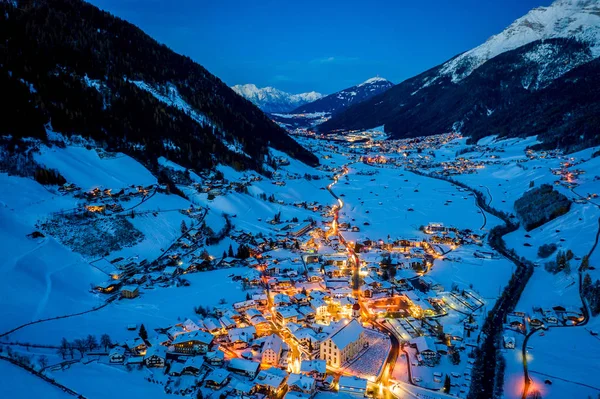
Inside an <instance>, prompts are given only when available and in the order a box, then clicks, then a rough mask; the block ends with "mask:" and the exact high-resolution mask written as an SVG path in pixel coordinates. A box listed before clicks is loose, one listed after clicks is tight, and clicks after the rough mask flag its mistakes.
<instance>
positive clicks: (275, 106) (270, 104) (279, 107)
mask: <svg viewBox="0 0 600 399" xmlns="http://www.w3.org/2000/svg"><path fill="white" fill-rule="evenodd" d="M231 88H232V89H233V91H235V92H236V93H237V94H239V95H240V96H242V97H244V98H246V99H247V100H249V101H251V102H252V103H253V104H254V105H256V106H257V107H259V108H260V109H262V110H263V111H265V112H289V111H291V110H293V109H294V108H297V107H299V106H301V105H303V104H306V103H310V102H313V101H315V100H318V99H320V98H321V97H323V95H322V94H321V93H317V92H315V91H311V92H308V93H300V94H290V93H286V92H285V91H282V90H279V89H276V88H274V87H263V88H258V87H256V85H254V84H251V83H250V84H245V85H235V86H232V87H231Z"/></svg>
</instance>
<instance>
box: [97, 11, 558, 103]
mask: <svg viewBox="0 0 600 399" xmlns="http://www.w3.org/2000/svg"><path fill="white" fill-rule="evenodd" d="M91 2H92V3H93V4H95V5H97V6H98V7H100V8H102V9H105V10H107V11H109V12H111V13H113V14H115V15H117V16H119V17H121V18H123V19H126V20H128V21H130V22H132V23H134V24H135V25H137V26H139V27H140V28H142V29H143V30H144V31H145V32H146V33H148V34H149V35H151V36H152V37H154V38H155V39H157V40H158V41H159V42H162V43H165V44H166V45H168V46H169V47H171V48H172V49H173V50H175V51H177V52H178V53H182V54H185V55H188V56H190V57H191V58H192V59H194V60H195V61H197V62H198V63H200V64H202V65H203V66H204V67H206V68H207V69H208V70H209V71H210V72H212V73H214V74H215V75H217V76H218V77H219V78H221V79H222V80H223V81H224V82H225V83H227V84H228V85H235V84H243V83H255V84H256V85H257V86H259V87H263V86H274V87H277V88H279V89H282V90H285V91H289V92H292V93H298V92H304V91H311V90H316V91H320V92H322V93H326V94H328V93H332V92H335V91H337V90H341V89H344V88H346V87H349V86H353V85H354V84H357V83H360V82H362V81H364V80H366V79H368V78H370V77H372V76H375V75H379V76H383V77H385V78H387V79H390V80H391V81H393V82H394V83H399V82H400V81H402V80H404V79H406V78H409V77H411V76H414V75H416V74H418V73H420V72H422V71H424V70H426V69H428V68H430V67H433V66H435V65H438V64H440V63H442V62H444V61H446V60H447V59H448V58H450V57H452V56H454V55H456V54H458V53H460V52H463V51H465V50H468V49H470V48H472V47H475V46H477V45H478V44H480V43H482V42H484V41H485V40H486V39H487V38H488V37H490V36H491V35H493V34H495V33H498V32H500V31H502V30H503V29H504V28H505V27H506V26H508V25H509V24H510V23H511V22H512V21H514V20H515V19H517V18H518V17H520V16H522V15H523V14H525V13H527V11H529V10H530V9H531V8H534V7H538V6H547V5H549V4H550V3H551V0H495V1H491V0H427V1H421V0H412V1H405V0H387V1H378V0H371V1H366V0H365V1H355V0H320V1H313V0H303V1H288V0H210V1H209V0H91Z"/></svg>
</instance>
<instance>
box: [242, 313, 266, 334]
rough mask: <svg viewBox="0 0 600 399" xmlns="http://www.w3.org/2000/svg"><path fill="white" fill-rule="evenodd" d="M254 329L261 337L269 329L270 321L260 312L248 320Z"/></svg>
mask: <svg viewBox="0 0 600 399" xmlns="http://www.w3.org/2000/svg"><path fill="white" fill-rule="evenodd" d="M248 321H249V322H250V324H251V325H252V326H253V327H254V328H255V329H256V335H257V336H259V337H261V336H263V335H265V334H267V333H268V332H269V331H270V330H271V323H269V321H268V320H267V319H265V317H264V316H263V315H262V313H261V314H258V315H254V316H252V317H250V319H249V320H248Z"/></svg>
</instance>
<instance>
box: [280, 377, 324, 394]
mask: <svg viewBox="0 0 600 399" xmlns="http://www.w3.org/2000/svg"><path fill="white" fill-rule="evenodd" d="M287 385H288V388H289V390H290V391H292V392H301V393H305V394H307V395H312V394H314V393H315V390H316V387H317V383H316V381H315V379H314V378H312V377H309V376H307V375H306V374H296V373H292V374H290V376H289V377H288V380H287Z"/></svg>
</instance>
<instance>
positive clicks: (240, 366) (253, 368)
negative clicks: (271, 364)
mask: <svg viewBox="0 0 600 399" xmlns="http://www.w3.org/2000/svg"><path fill="white" fill-rule="evenodd" d="M259 367H260V363H257V362H253V361H252V360H247V359H242V358H235V359H231V361H230V362H229V366H228V368H229V370H235V371H242V372H244V373H252V374H254V373H256V372H257V371H258V369H259Z"/></svg>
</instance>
